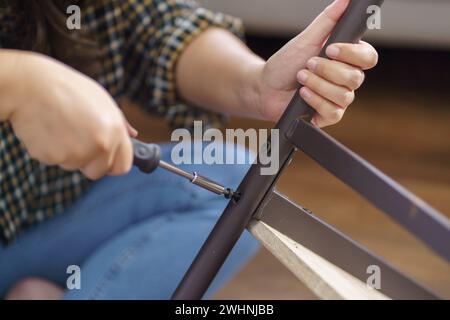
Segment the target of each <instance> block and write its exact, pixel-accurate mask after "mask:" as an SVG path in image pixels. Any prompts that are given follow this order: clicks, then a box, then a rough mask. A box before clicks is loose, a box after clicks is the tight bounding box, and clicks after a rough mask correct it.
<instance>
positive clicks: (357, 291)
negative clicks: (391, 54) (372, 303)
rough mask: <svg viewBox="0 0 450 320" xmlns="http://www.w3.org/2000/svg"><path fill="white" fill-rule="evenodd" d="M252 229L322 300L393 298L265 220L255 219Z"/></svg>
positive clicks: (250, 226) (250, 228) (251, 224)
mask: <svg viewBox="0 0 450 320" xmlns="http://www.w3.org/2000/svg"><path fill="white" fill-rule="evenodd" d="M249 231H250V232H251V233H252V234H253V235H254V236H255V237H256V238H257V239H258V240H259V241H260V242H261V243H262V244H263V245H264V246H265V247H266V248H267V249H268V250H269V251H270V252H271V253H272V254H273V255H274V256H275V257H276V258H277V259H278V260H279V261H280V262H281V263H282V264H283V265H284V266H285V267H287V268H288V269H289V270H290V271H291V272H292V273H293V274H294V275H295V276H296V277H297V278H298V279H299V280H300V281H302V282H303V283H304V284H305V285H306V286H307V287H308V288H310V289H311V290H312V291H313V292H314V293H315V294H316V295H317V296H318V297H319V298H321V299H338V300H386V299H389V298H388V297H387V296H385V295H384V294H382V293H381V292H379V291H377V290H375V289H372V288H370V287H368V286H367V285H366V284H365V283H363V282H362V281H360V280H359V279H357V278H355V277H353V276H352V275H350V274H348V273H347V272H345V271H343V270H342V269H340V268H338V267H336V266H335V265H333V264H332V263H330V262H328V261H327V260H325V259H323V258H322V257H320V256H318V255H317V254H315V253H314V252H312V251H311V250H308V249H307V248H305V247H303V246H302V245H300V244H299V243H296V242H295V241H294V240H292V239H290V238H288V237H287V236H285V235H283V234H282V233H280V232H278V231H277V230H275V229H274V228H272V227H270V226H269V225H267V224H265V223H264V222H261V221H256V220H254V221H252V222H251V223H250V225H249Z"/></svg>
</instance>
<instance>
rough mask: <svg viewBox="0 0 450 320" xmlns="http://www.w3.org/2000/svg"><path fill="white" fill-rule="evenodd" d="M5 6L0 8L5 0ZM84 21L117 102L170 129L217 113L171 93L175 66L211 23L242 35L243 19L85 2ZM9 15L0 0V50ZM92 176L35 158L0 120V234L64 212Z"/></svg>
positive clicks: (134, 0) (153, 3) (158, 1)
mask: <svg viewBox="0 0 450 320" xmlns="http://www.w3.org/2000/svg"><path fill="white" fill-rule="evenodd" d="M2 3H3V5H2ZM81 10H82V23H83V24H85V26H87V28H88V29H89V30H90V32H92V34H95V35H96V37H97V39H98V40H99V41H100V43H101V44H102V45H103V46H104V47H105V48H106V50H107V55H106V57H107V58H106V59H104V60H105V61H102V63H103V71H102V74H101V75H100V76H99V78H98V79H97V80H98V81H99V82H100V83H101V84H102V85H103V86H104V87H105V88H106V89H107V90H108V91H109V93H110V94H111V95H112V96H113V97H114V98H115V99H116V100H119V99H120V98H122V97H127V98H128V99H130V100H132V101H134V102H137V103H138V104H140V105H141V106H142V107H143V108H145V109H146V110H148V111H151V112H154V113H156V114H157V115H159V116H162V117H164V118H166V119H167V120H168V121H169V123H170V124H171V125H172V126H173V127H191V126H192V123H193V121H194V120H203V121H205V122H206V123H209V124H210V125H211V126H214V125H216V124H218V123H219V122H220V121H221V120H222V119H221V116H219V115H217V114H213V113H207V112H205V111H200V110H198V109H195V108H193V107H191V106H188V105H186V104H185V103H184V102H183V101H182V100H180V99H179V97H178V96H177V94H176V90H175V79H174V67H175V64H176V61H177V58H178V56H179V54H180V52H181V51H182V50H183V48H184V47H185V46H186V45H187V44H188V43H189V42H190V41H191V40H192V39H193V38H194V37H195V36H196V35H198V34H199V33H200V32H202V31H203V30H205V29H207V28H208V27H210V26H217V27H223V28H227V29H229V30H231V31H232V32H234V33H235V34H237V35H239V36H242V26H241V22H240V21H239V20H237V19H234V18H232V17H229V16H227V15H224V14H221V13H212V12H211V11H208V10H206V9H204V8H202V7H199V6H198V5H197V4H196V3H195V2H194V1H190V0H165V1H164V0H113V1H106V0H104V1H102V0H99V1H83V2H82V4H81ZM13 22H14V17H11V12H10V10H9V9H8V7H7V6H5V5H4V2H0V48H1V47H2V44H3V47H6V46H7V45H5V44H6V43H7V39H8V35H11V34H12V33H13V32H14V23H13ZM91 183H92V182H91V181H89V180H88V179H87V178H85V177H84V176H83V175H82V174H81V173H79V172H75V173H74V172H66V171H64V170H62V169H60V168H58V167H54V166H46V165H43V164H41V163H38V162H37V161H34V160H32V159H31V158H30V156H29V155H28V154H27V152H26V150H25V149H24V147H23V146H22V145H21V143H20V141H19V140H18V139H17V137H16V136H15V135H14V132H13V130H12V128H11V125H10V124H9V123H8V122H0V238H1V240H2V242H3V243H10V242H11V241H13V240H14V239H15V238H16V237H17V235H18V234H19V233H20V232H21V231H23V230H24V229H26V228H27V227H29V226H31V225H34V224H36V223H38V222H42V221H44V220H46V219H49V218H51V217H53V216H55V215H57V214H60V213H62V212H64V211H65V210H66V209H67V208H68V207H69V206H70V205H71V204H72V203H73V202H74V201H75V200H76V199H77V198H79V197H80V196H81V195H82V194H83V193H84V192H86V191H87V189H88V188H89V186H90V185H91Z"/></svg>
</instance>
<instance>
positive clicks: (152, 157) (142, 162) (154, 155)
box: [131, 139, 161, 173]
mask: <svg viewBox="0 0 450 320" xmlns="http://www.w3.org/2000/svg"><path fill="white" fill-rule="evenodd" d="M131 143H132V144H133V154H134V159H133V164H134V165H135V166H136V167H137V168H139V170H141V171H142V172H144V173H152V172H153V171H155V170H156V168H158V165H159V161H160V160H161V148H160V147H159V146H158V145H157V144H153V143H144V142H142V141H139V140H136V139H131Z"/></svg>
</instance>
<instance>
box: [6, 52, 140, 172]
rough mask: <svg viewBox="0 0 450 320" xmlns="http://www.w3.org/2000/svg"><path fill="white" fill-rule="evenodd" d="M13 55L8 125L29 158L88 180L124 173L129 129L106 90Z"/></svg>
mask: <svg viewBox="0 0 450 320" xmlns="http://www.w3.org/2000/svg"><path fill="white" fill-rule="evenodd" d="M16 54H17V52H16ZM18 54H19V56H18V57H17V58H16V59H15V60H14V61H15V70H14V71H13V72H14V73H15V75H14V77H13V79H14V81H16V83H15V85H13V86H9V87H10V88H11V92H9V93H7V94H10V95H13V98H9V99H8V100H9V102H10V104H11V105H12V108H11V110H10V112H9V114H8V118H7V120H9V121H10V122H11V124H12V127H13V129H14V132H15V134H16V135H17V137H18V138H19V139H20V140H21V142H22V143H23V145H24V146H25V148H26V149H27V151H28V153H29V154H30V156H31V157H32V158H34V159H36V160H38V161H40V162H42V163H45V164H47V165H58V166H60V167H61V168H63V169H66V170H70V171H74V170H80V171H81V172H82V173H83V174H84V175H85V176H87V177H88V178H90V179H93V180H95V179H99V178H101V177H103V176H105V175H107V174H109V175H120V174H125V173H126V172H128V171H129V170H130V168H131V165H132V160H133V152H132V146H131V142H130V137H129V135H130V133H129V132H130V129H129V128H128V124H127V122H126V120H125V117H124V116H123V114H122V112H121V111H120V109H119V107H118V106H117V104H116V103H115V102H114V100H113V98H112V97H111V96H110V95H109V94H108V93H107V91H106V90H104V89H103V88H102V87H101V86H100V85H99V84H98V83H97V82H95V81H94V80H92V79H90V78H89V77H87V76H85V75H83V74H81V73H79V72H78V71H76V70H74V69H72V68H70V67H68V66H66V65H64V64H62V63H59V62H57V61H55V60H53V59H51V58H49V57H46V56H43V55H39V54H34V53H18Z"/></svg>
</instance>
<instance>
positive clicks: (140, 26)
mask: <svg viewBox="0 0 450 320" xmlns="http://www.w3.org/2000/svg"><path fill="white" fill-rule="evenodd" d="M128 2H129V3H130V8H129V10H128V11H129V12H128V15H129V17H128V19H127V21H128V28H130V30H129V38H130V39H129V42H130V45H131V46H132V48H133V49H132V50H131V51H130V52H131V54H130V57H129V59H130V61H131V62H130V63H129V67H128V68H127V69H128V71H129V72H130V74H129V79H128V81H127V92H128V96H129V97H130V98H131V100H133V101H135V102H138V103H139V104H140V105H142V106H143V107H144V108H145V109H146V110H149V111H152V112H156V113H157V114H158V115H160V116H164V117H166V119H167V120H168V121H169V123H170V125H171V126H172V127H177V128H178V127H185V128H192V126H193V122H194V121H195V120H201V121H203V127H204V128H208V127H217V126H220V125H221V124H222V123H223V121H224V120H226V116H224V115H219V114H217V113H214V112H210V111H206V110H203V109H199V108H196V107H194V106H190V105H188V104H187V103H186V102H185V101H183V100H182V99H181V98H180V97H179V95H178V94H177V90H176V85H175V68H176V63H177V60H178V58H179V56H180V53H181V52H182V51H183V49H184V48H186V47H187V46H188V45H189V43H190V42H191V41H192V40H193V39H195V37H196V36H198V35H199V34H201V33H202V32H203V31H204V30H206V29H208V28H209V27H212V26H214V27H220V28H225V29H227V30H230V31H231V32H232V33H234V34H235V35H237V36H238V37H240V38H241V39H243V38H244V36H243V26H242V23H241V21H240V20H239V19H236V18H234V17H231V16H228V15H226V14H223V13H213V12H211V11H209V10H207V9H205V8H202V7H200V6H199V5H198V4H197V3H196V2H195V1H190V0H140V1H128ZM192 76H193V77H195V76H196V75H192Z"/></svg>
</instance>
